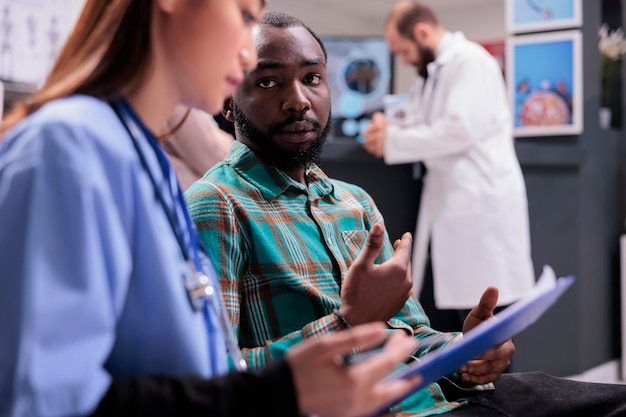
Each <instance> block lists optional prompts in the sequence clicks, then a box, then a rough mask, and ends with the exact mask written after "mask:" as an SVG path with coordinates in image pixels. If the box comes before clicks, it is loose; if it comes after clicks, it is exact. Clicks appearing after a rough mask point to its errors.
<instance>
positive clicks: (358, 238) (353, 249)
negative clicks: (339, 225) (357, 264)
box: [341, 230, 367, 260]
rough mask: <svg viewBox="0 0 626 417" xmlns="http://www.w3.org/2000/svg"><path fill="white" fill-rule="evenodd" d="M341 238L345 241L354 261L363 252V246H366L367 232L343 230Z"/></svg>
mask: <svg viewBox="0 0 626 417" xmlns="http://www.w3.org/2000/svg"><path fill="white" fill-rule="evenodd" d="M341 238H342V239H343V243H344V244H345V246H346V249H347V251H348V252H349V253H350V255H351V257H352V259H353V260H354V258H356V257H357V255H358V254H359V253H360V252H361V249H362V248H363V245H365V241H366V240H367V230H342V231H341Z"/></svg>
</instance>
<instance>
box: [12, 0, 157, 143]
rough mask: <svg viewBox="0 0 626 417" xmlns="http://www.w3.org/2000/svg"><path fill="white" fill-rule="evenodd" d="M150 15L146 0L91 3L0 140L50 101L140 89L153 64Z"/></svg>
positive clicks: (14, 113) (91, 1)
mask: <svg viewBox="0 0 626 417" xmlns="http://www.w3.org/2000/svg"><path fill="white" fill-rule="evenodd" d="M151 10H152V1H148V0H87V3H86V4H85V6H84V8H83V10H82V12H81V14H80V17H79V18H78V21H77V23H76V25H75V26H74V29H73V30H72V32H71V33H70V35H69V37H68V39H67V41H66V42H65V44H64V46H63V48H62V49H61V52H60V53H59V56H58V58H57V60H56V61H55V63H54V65H53V67H52V70H51V71H50V73H49V75H48V77H47V79H46V81H45V83H44V85H43V86H42V87H41V89H40V90H39V91H37V92H36V93H35V94H33V95H32V96H31V97H29V98H28V99H26V100H24V101H22V102H20V103H17V104H16V106H15V108H14V109H13V110H12V111H10V112H9V113H7V115H6V116H5V118H4V119H3V121H2V123H1V124H0V137H1V136H2V135H3V134H4V132H6V131H7V130H8V129H9V128H11V127H12V126H14V125H15V124H16V123H18V122H19V121H20V120H22V119H23V118H25V117H27V116H28V115H30V114H32V113H33V112H35V111H37V110H38V109H39V108H41V107H42V106H43V105H44V104H46V103H48V102H50V101H52V100H55V99H58V98H61V97H66V96H69V95H72V94H77V93H79V94H88V95H92V96H96V97H100V98H108V97H110V96H112V95H113V94H114V93H115V92H116V91H119V89H120V88H122V87H124V88H126V89H127V90H126V92H128V91H129V90H130V91H132V90H133V89H134V88H137V87H138V84H139V82H140V80H141V79H142V78H144V77H145V75H146V72H147V70H148V66H149V64H150V21H151V15H152V12H151Z"/></svg>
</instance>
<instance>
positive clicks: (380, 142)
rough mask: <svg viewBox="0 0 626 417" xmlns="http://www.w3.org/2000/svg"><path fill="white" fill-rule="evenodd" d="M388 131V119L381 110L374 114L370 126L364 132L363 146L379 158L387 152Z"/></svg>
mask: <svg viewBox="0 0 626 417" xmlns="http://www.w3.org/2000/svg"><path fill="white" fill-rule="evenodd" d="M386 132H387V119H386V118H385V116H384V115H383V114H382V113H381V112H376V113H374V115H373V116H372V120H371V121H370V124H369V126H368V127H367V129H365V132H363V138H364V139H365V140H364V142H363V148H365V150H366V151H368V152H369V153H371V154H372V155H374V156H375V157H377V158H381V157H382V156H383V155H384V153H385V134H386Z"/></svg>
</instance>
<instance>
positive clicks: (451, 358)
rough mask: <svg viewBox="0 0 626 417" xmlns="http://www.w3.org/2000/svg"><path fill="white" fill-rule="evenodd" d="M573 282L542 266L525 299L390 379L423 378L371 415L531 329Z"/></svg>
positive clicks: (569, 277)
mask: <svg viewBox="0 0 626 417" xmlns="http://www.w3.org/2000/svg"><path fill="white" fill-rule="evenodd" d="M574 280H575V279H574V277H573V276H568V277H564V278H559V279H557V278H556V276H555V274H554V271H553V270H552V268H550V267H549V266H544V269H543V273H542V274H541V276H540V277H539V279H538V280H537V282H536V284H535V287H534V288H533V290H532V292H531V293H530V294H529V295H528V296H526V297H524V298H522V299H521V300H519V301H517V302H515V303H513V304H511V305H510V306H509V307H507V308H506V309H504V310H502V311H501V312H500V313H498V314H496V315H495V317H493V318H492V319H489V320H487V321H485V322H483V323H481V324H479V325H478V326H476V327H475V328H473V329H472V330H470V331H468V332H467V333H465V334H464V335H463V338H462V339H460V340H459V341H458V342H454V343H450V344H449V345H447V346H446V347H444V348H442V349H440V350H438V351H435V352H431V353H429V354H427V355H425V356H423V357H422V358H420V360H419V361H415V362H412V363H411V364H410V365H409V366H408V367H406V368H403V369H400V370H398V371H396V372H394V373H392V374H391V375H389V377H388V378H389V379H397V378H408V377H410V376H413V375H416V374H419V375H421V376H422V382H421V383H420V384H419V385H418V386H416V387H415V388H414V389H413V390H412V391H411V392H410V393H408V394H407V395H405V396H404V397H402V398H398V399H396V400H395V401H393V402H392V403H390V404H388V405H387V406H385V407H383V408H381V410H379V412H378V413H376V414H374V415H378V414H379V413H381V412H383V411H386V410H388V409H389V407H391V406H393V405H394V404H397V403H399V402H400V401H402V400H403V399H404V398H406V397H407V396H408V395H410V394H413V393H415V392H417V391H419V390H420V389H422V388H424V387H426V386H427V385H429V384H431V383H432V382H435V381H437V380H438V379H440V378H441V377H443V376H446V375H449V374H451V373H452V372H454V371H455V370H457V369H458V368H459V367H460V366H461V365H463V364H464V363H466V362H467V361H469V360H472V359H474V358H476V357H477V356H480V355H481V354H482V353H484V352H485V351H487V350H489V349H490V348H492V347H493V346H495V345H497V344H499V343H502V342H503V341H505V340H507V339H509V338H510V337H512V336H514V335H516V334H518V333H519V332H521V331H522V330H524V329H526V328H528V327H530V326H531V325H532V324H533V323H535V322H536V321H537V319H538V318H539V317H541V315H543V313H544V312H545V311H546V310H548V308H550V307H551V306H552V305H553V304H554V303H555V302H556V300H557V299H558V298H559V297H560V296H561V295H562V294H563V292H565V290H567V289H568V288H569V287H570V286H571V285H572V283H573V282H574Z"/></svg>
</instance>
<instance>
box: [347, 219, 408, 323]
mask: <svg viewBox="0 0 626 417" xmlns="http://www.w3.org/2000/svg"><path fill="white" fill-rule="evenodd" d="M384 239H385V234H384V230H383V227H382V225H380V224H375V225H374V226H373V227H372V229H371V230H370V233H369V235H368V236H367V242H366V243H365V246H364V247H363V250H362V251H361V253H360V254H359V256H358V257H357V258H356V260H355V261H354V263H353V264H352V265H351V267H350V270H349V271H348V275H347V277H346V279H345V281H344V283H343V285H342V288H341V306H340V307H339V312H340V313H341V314H342V315H343V316H344V317H345V318H346V320H347V321H348V323H350V324H351V325H356V324H362V323H368V322H372V321H387V320H389V319H390V318H391V317H392V316H393V315H394V314H396V313H397V312H398V311H400V309H402V307H404V304H405V303H406V300H408V298H409V297H410V296H411V289H412V286H413V282H412V280H411V267H410V260H411V247H412V244H413V239H412V236H411V234H410V233H408V232H407V233H405V234H404V235H403V236H402V239H399V240H397V241H396V242H395V243H394V249H395V253H394V255H393V257H391V259H389V260H388V261H387V262H385V263H383V264H380V265H376V264H374V261H375V260H376V257H378V255H379V254H380V250H381V248H382V246H383V242H384Z"/></svg>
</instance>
